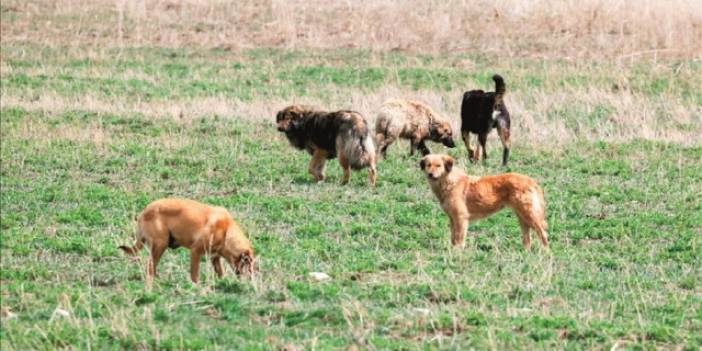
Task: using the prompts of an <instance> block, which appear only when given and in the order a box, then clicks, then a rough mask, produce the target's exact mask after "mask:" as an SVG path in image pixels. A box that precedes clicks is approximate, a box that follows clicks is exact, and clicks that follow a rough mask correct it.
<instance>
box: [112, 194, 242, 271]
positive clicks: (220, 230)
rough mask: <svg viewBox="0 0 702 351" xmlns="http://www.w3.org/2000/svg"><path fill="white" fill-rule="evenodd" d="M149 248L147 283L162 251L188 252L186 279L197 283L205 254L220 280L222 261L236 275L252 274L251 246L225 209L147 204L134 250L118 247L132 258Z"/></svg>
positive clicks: (189, 203)
mask: <svg viewBox="0 0 702 351" xmlns="http://www.w3.org/2000/svg"><path fill="white" fill-rule="evenodd" d="M144 243H146V244H147V245H149V248H150V251H151V259H150V260H149V264H148V266H147V270H146V276H147V281H150V280H151V278H153V276H155V275H156V266H157V265H158V261H159V260H160V259H161V255H162V254H163V252H164V251H166V248H171V249H175V248H178V247H180V246H183V247H186V248H188V249H190V279H192V281H193V282H194V283H197V281H198V275H199V272H200V257H201V256H202V255H203V254H205V253H207V254H209V255H211V257H212V266H214V270H215V272H216V273H217V275H218V276H219V277H220V278H221V277H222V276H223V275H224V270H223V267H222V261H221V258H224V260H226V261H227V262H228V263H229V265H230V266H231V267H232V268H233V269H234V271H235V272H236V274H237V275H240V274H242V273H247V274H250V273H252V272H253V270H254V251H253V248H252V247H251V242H249V239H247V238H246V235H245V234H244V232H243V231H242V230H241V228H240V227H239V225H238V224H237V223H236V222H235V221H234V220H233V219H232V217H231V215H229V212H228V211H227V209H225V208H223V207H214V206H208V205H205V204H203V203H200V202H197V201H193V200H184V199H161V200H156V201H154V202H152V203H150V204H149V205H148V206H146V208H144V210H143V211H142V212H141V214H140V215H139V219H138V230H137V240H136V243H135V244H134V247H128V246H120V247H119V248H120V249H122V250H124V252H126V253H128V254H131V255H134V254H136V253H137V252H138V251H139V250H141V248H142V247H143V246H144Z"/></svg>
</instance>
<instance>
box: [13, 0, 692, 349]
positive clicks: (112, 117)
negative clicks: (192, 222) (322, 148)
mask: <svg viewBox="0 0 702 351" xmlns="http://www.w3.org/2000/svg"><path fill="white" fill-rule="evenodd" d="M325 4H326V3H323V4H322V3H319V2H311V3H306V2H298V1H293V2H281V1H270V2H263V3H258V2H249V1H244V2H237V3H230V2H224V1H189V0H186V1H130V0H124V1H103V0H100V1H78V2H72V1H67V0H60V1H55V2H51V1H28V2H22V1H3V3H2V4H0V9H1V11H0V19H1V20H2V21H1V23H0V27H1V32H2V43H1V45H0V49H1V50H0V162H1V167H0V231H1V235H0V268H1V269H0V297H1V301H0V307H1V311H0V312H1V313H0V318H1V319H0V322H1V323H0V348H2V349H3V350H27V349H42V350H43V349H57V348H61V349H168V350H170V349H178V350H180V349H211V350H225V349H232V348H234V349H256V350H258V349H261V350H269V349H275V350H302V349H310V350H314V349H347V350H357V349H369V350H385V349H392V350H400V349H401V350H418V349H461V350H465V349H491V350H503V349H527V350H531V349H595V350H604V349H607V350H618V349H646V350H649V349H674V350H699V349H700V348H701V347H702V337H700V335H702V268H700V267H702V177H700V174H702V138H700V135H702V81H701V80H700V79H699V77H700V76H702V61H701V60H700V59H701V57H702V48H700V45H699V44H700V43H699V41H698V40H696V39H695V38H699V37H700V35H702V34H700V33H701V31H702V24H701V23H700V21H702V7H701V6H699V4H698V3H696V2H694V1H687V0H674V1H672V2H671V3H670V6H664V5H661V4H660V3H658V2H655V1H643V2H641V3H639V6H636V4H631V3H629V2H626V1H615V2H613V3H611V4H606V3H604V2H601V1H595V0H585V1H581V2H574V1H565V2H558V1H550V0H547V1H543V2H538V3H531V2H526V1H523V0H505V1H498V2H491V3H489V4H488V3H487V2H461V1H448V2H446V3H443V2H442V3H438V2H431V1H430V2H422V1H417V2H409V3H406V4H404V3H403V2H400V1H391V0H382V1H379V2H371V1H357V2H355V1H350V2H342V3H339V4H326V5H325ZM318 5H319V6H318ZM469 5H474V6H469ZM457 9H460V11H459V10H457ZM485 9H488V10H487V11H483V10H485ZM384 13H385V14H387V16H385V17H384V16H382V14H384ZM358 23H363V24H364V25H357V26H354V24H358ZM473 23H485V24H486V25H485V26H476V25H473ZM488 24H489V25H488ZM695 36H697V37H695ZM432 38H434V39H435V40H433V41H431V40H429V39H432ZM494 73H499V74H501V75H502V76H503V77H504V78H505V80H506V83H507V91H508V92H507V97H506V103H507V107H508V108H509V110H510V113H511V115H512V123H513V148H512V153H511V156H510V165H509V166H508V167H501V166H500V164H499V163H500V162H499V159H500V153H501V147H500V144H499V141H498V140H497V137H496V135H495V133H494V132H493V133H492V134H491V136H490V138H489V140H488V152H489V158H488V159H487V160H486V161H485V162H480V163H477V164H471V163H470V162H468V160H467V154H466V148H465V146H464V145H463V143H462V142H460V141H458V140H457V144H458V145H457V147H456V148H454V149H447V148H444V147H443V146H440V145H438V144H434V143H429V147H430V148H431V149H432V150H434V151H436V152H443V153H448V154H450V155H452V156H454V157H455V158H456V159H457V166H458V167H460V168H463V169H464V170H466V171H467V172H468V173H469V174H474V175H488V174H497V173H503V172H507V171H512V172H519V173H524V174H527V175H529V176H531V177H533V178H535V179H536V180H537V181H538V182H539V183H540V184H541V185H542V187H543V189H544V192H545V197H546V202H547V218H548V222H549V227H550V229H549V234H550V240H551V244H552V248H551V253H550V254H549V253H546V252H543V250H541V249H540V247H539V245H538V243H537V242H534V245H533V247H532V251H531V252H524V250H523V249H522V246H521V240H520V234H519V226H518V223H517V220H516V218H515V217H514V215H513V214H511V213H510V212H509V211H503V212H500V213H499V214H497V215H495V216H493V217H490V218H488V219H484V220H481V221H478V222H472V223H471V224H470V226H469V229H468V236H467V240H468V244H467V246H466V248H465V249H463V250H455V249H451V248H450V247H449V229H448V218H447V217H446V215H445V214H444V213H443V212H442V210H441V208H440V207H439V205H438V203H437V201H436V199H435V197H434V195H433V194H432V193H431V190H430V189H429V186H428V185H427V184H426V181H425V179H424V177H423V176H422V174H421V171H420V170H419V168H418V166H417V163H418V160H419V158H418V157H409V156H408V155H407V154H408V151H409V145H408V144H407V143H406V142H404V141H402V142H399V143H396V144H394V145H393V146H392V147H391V148H390V151H389V157H388V158H387V159H384V160H380V161H379V163H378V184H377V186H376V187H375V188H369V187H368V186H367V182H366V173H365V172H363V171H362V172H353V173H352V175H351V182H350V183H349V184H348V185H346V186H341V185H339V182H340V181H341V175H342V172H341V169H340V167H339V165H338V162H337V161H336V160H333V161H330V162H329V163H328V165H327V179H326V180H325V181H324V182H322V183H320V184H315V183H314V182H313V181H312V177H311V176H310V175H309V174H308V173H307V163H308V162H309V155H307V154H306V153H304V152H300V151H297V150H293V149H292V147H291V146H290V145H289V143H288V141H287V140H286V139H285V138H284V136H282V135H281V134H280V133H278V132H277V131H276V129H275V125H274V120H275V113H276V112H277V111H278V110H280V109H281V108H283V107H284V106H286V105H288V104H291V103H305V104H312V105H315V106H318V107H320V108H323V109H329V110H332V109H354V110H357V111H359V112H361V113H362V114H363V115H364V116H365V117H366V118H367V119H368V120H369V121H371V122H372V121H374V119H375V111H376V110H377V108H378V107H379V106H380V104H382V103H383V102H384V101H385V100H387V99H389V98H398V97H401V98H410V99H418V100H421V101H424V102H426V103H428V104H429V105H431V106H432V107H433V108H434V109H436V110H437V111H438V112H439V113H440V114H442V115H443V116H444V117H445V118H447V119H449V120H451V121H452V123H453V127H454V128H455V129H456V130H458V128H459V127H460V119H459V111H460V101H461V96H462V94H463V92H464V91H465V90H468V89H476V88H480V89H484V90H492V89H493V82H492V80H491V79H490V77H491V76H492V75H493V74H494ZM161 197H185V198H192V199H195V200H199V201H202V202H206V203H209V204H213V205H220V206H224V207H226V208H227V209H229V210H230V212H231V213H232V214H233V216H234V218H235V219H237V221H239V222H240V223H241V224H242V226H243V227H244V228H245V230H246V232H247V234H248V235H249V238H250V239H251V240H252V242H253V245H254V247H255V249H256V252H257V260H258V261H257V262H258V267H259V269H260V272H259V273H258V274H256V275H255V276H254V277H253V278H252V279H238V278H237V277H236V276H235V275H233V274H232V273H231V270H230V269H229V268H228V267H227V276H225V278H224V279H215V275H214V272H213V270H212V269H211V267H210V266H208V265H206V264H205V263H204V262H203V264H202V265H201V276H200V278H201V283H200V284H198V285H193V284H191V283H190V282H189V278H188V276H189V274H188V260H189V255H188V253H187V251H186V250H182V249H181V250H168V251H167V252H166V253H165V254H164V256H163V259H162V261H161V265H160V266H159V273H160V276H159V277H158V278H156V280H155V281H154V286H153V288H152V290H150V291H147V290H146V289H145V288H144V282H143V278H144V277H143V275H144V270H143V267H144V264H145V263H146V258H147V250H143V251H142V252H141V253H140V254H139V255H138V257H137V258H136V259H133V258H128V257H126V256H125V255H124V254H123V253H121V252H120V251H119V250H118V249H117V246H119V245H131V244H132V243H133V240H134V230H135V228H134V226H135V223H134V216H135V215H137V214H138V213H139V212H140V211H141V210H142V209H143V207H144V206H145V205H146V204H148V203H149V202H151V201H153V200H155V199H158V198H161ZM311 272H324V273H327V274H328V275H329V276H330V277H331V279H329V280H326V281H316V280H315V279H313V278H312V277H311V276H310V275H309V273H311Z"/></svg>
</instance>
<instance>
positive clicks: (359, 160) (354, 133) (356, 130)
mask: <svg viewBox="0 0 702 351" xmlns="http://www.w3.org/2000/svg"><path fill="white" fill-rule="evenodd" d="M345 137H346V138H344V139H345V140H344V141H343V147H342V148H343V151H342V152H343V153H344V156H345V157H346V159H347V160H349V165H350V166H351V168H352V169H354V170H359V169H362V168H365V167H368V166H369V165H371V164H372V163H373V162H374V160H375V143H374V142H373V137H372V136H371V133H370V130H369V129H368V123H367V122H365V120H363V123H354V125H353V127H352V128H350V129H349V130H348V134H347V135H346V136H345Z"/></svg>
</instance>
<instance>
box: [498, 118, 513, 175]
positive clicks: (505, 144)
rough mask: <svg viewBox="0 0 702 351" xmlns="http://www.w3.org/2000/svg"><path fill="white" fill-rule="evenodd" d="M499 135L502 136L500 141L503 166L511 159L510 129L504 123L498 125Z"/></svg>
mask: <svg viewBox="0 0 702 351" xmlns="http://www.w3.org/2000/svg"><path fill="white" fill-rule="evenodd" d="M497 135H499V136H500V141H501V142H502V165H503V166H506V165H507V160H508V159H509V148H510V141H509V128H508V127H507V126H506V125H504V123H499V122H498V124H497Z"/></svg>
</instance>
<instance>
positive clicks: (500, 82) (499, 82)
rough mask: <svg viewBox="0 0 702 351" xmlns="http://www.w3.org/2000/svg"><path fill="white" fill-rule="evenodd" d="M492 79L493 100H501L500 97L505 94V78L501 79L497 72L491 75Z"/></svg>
mask: <svg viewBox="0 0 702 351" xmlns="http://www.w3.org/2000/svg"><path fill="white" fill-rule="evenodd" d="M492 80H494V81H495V100H496V101H498V100H502V98H503V97H504V96H505V93H506V92H507V87H506V86H505V80H504V79H502V76H500V75H499V74H496V75H494V76H492Z"/></svg>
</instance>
